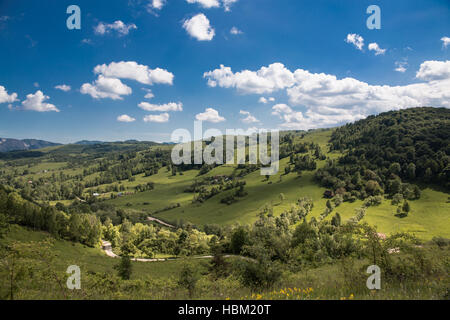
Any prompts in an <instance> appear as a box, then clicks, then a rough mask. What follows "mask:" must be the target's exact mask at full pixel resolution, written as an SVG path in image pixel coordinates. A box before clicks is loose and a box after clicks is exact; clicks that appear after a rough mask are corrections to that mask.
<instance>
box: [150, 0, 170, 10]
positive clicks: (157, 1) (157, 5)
mask: <svg viewBox="0 0 450 320" xmlns="http://www.w3.org/2000/svg"><path fill="white" fill-rule="evenodd" d="M165 4H166V1H165V0H150V3H149V4H148V6H149V7H150V8H152V9H156V10H161V9H162V8H163V7H164V5H165Z"/></svg>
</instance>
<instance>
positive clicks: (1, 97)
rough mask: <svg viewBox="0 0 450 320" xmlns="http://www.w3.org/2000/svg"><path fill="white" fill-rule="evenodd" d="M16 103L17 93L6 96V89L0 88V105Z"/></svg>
mask: <svg viewBox="0 0 450 320" xmlns="http://www.w3.org/2000/svg"><path fill="white" fill-rule="evenodd" d="M14 101H17V93H11V94H8V91H6V88H5V87H3V86H0V103H12V102H14Z"/></svg>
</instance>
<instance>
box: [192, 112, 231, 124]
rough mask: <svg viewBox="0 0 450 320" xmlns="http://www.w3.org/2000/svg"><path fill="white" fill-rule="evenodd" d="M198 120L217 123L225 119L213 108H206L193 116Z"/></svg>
mask: <svg viewBox="0 0 450 320" xmlns="http://www.w3.org/2000/svg"><path fill="white" fill-rule="evenodd" d="M195 119H197V120H198V121H208V122H212V123H219V122H223V121H225V118H224V117H221V116H220V115H219V112H218V111H217V110H215V109H213V108H207V109H206V110H205V112H203V113H199V114H197V115H196V116H195Z"/></svg>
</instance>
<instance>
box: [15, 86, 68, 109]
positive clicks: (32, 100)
mask: <svg viewBox="0 0 450 320" xmlns="http://www.w3.org/2000/svg"><path fill="white" fill-rule="evenodd" d="M48 99H50V97H49V96H46V95H44V93H43V92H42V91H41V90H38V91H36V93H35V94H32V93H30V94H28V95H27V98H26V99H25V100H24V101H22V109H23V110H28V111H38V112H49V111H55V112H59V110H58V108H56V107H55V106H54V105H53V104H51V103H46V102H44V101H45V100H48Z"/></svg>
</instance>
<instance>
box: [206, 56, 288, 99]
mask: <svg viewBox="0 0 450 320" xmlns="http://www.w3.org/2000/svg"><path fill="white" fill-rule="evenodd" d="M203 77H204V78H206V79H208V85H209V86H210V87H216V86H220V87H223V88H236V89H238V91H240V92H242V93H256V94H264V93H272V92H274V91H276V90H280V89H285V88H288V87H290V86H292V85H293V84H294V75H293V73H292V72H291V71H289V70H288V69H286V67H285V66H284V65H283V64H281V63H273V64H271V65H269V66H268V67H262V68H261V69H259V70H258V71H256V72H253V71H249V70H243V71H241V72H236V73H233V72H232V71H231V68H229V67H225V66H223V65H220V69H216V70H213V71H209V72H205V73H204V75H203Z"/></svg>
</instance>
